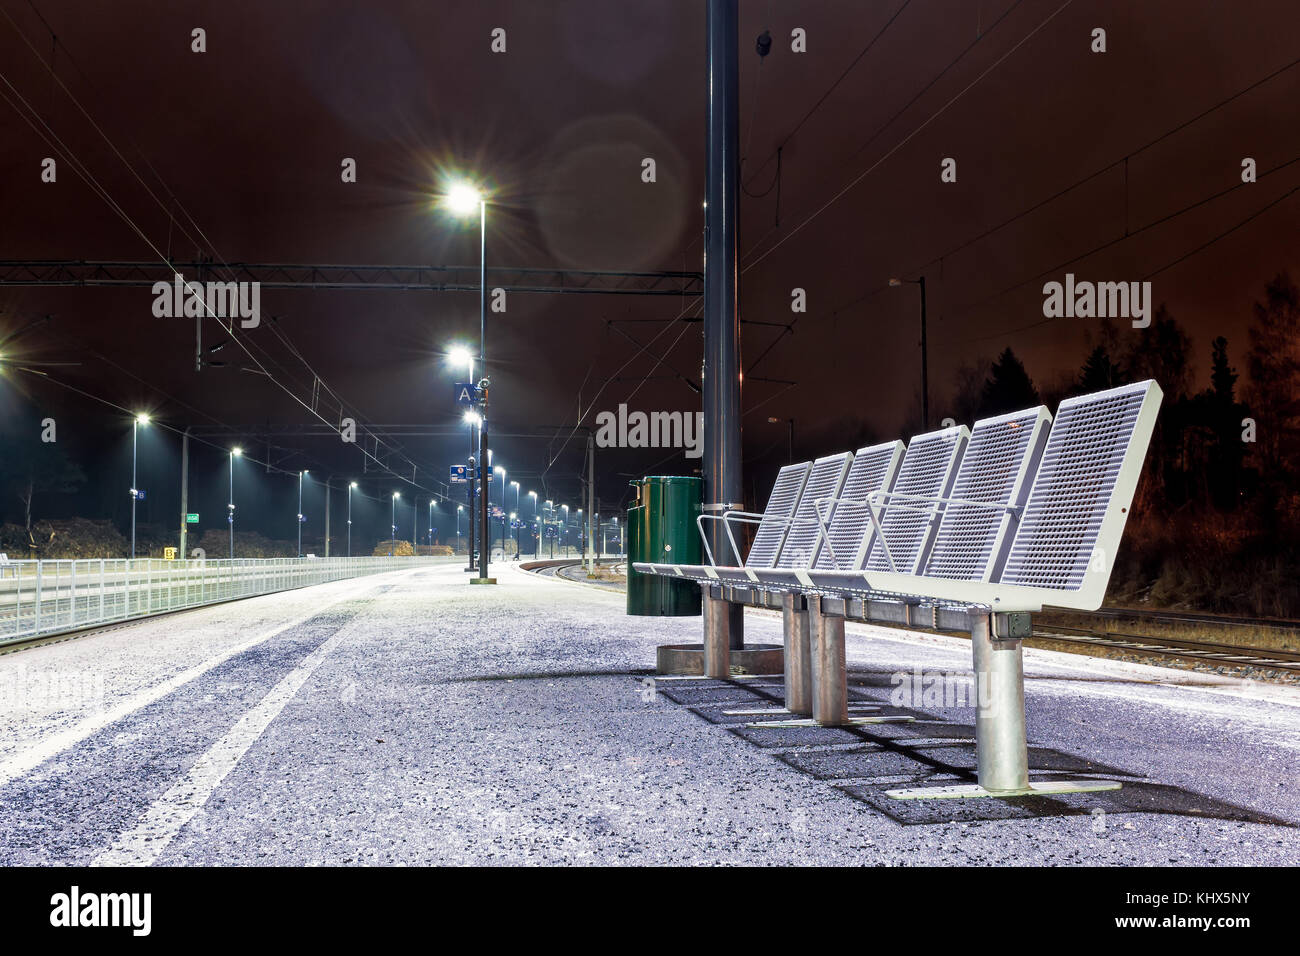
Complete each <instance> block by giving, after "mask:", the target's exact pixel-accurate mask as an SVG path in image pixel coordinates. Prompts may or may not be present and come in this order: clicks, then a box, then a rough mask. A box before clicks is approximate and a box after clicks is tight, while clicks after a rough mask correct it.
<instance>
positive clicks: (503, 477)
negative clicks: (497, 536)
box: [492, 465, 506, 561]
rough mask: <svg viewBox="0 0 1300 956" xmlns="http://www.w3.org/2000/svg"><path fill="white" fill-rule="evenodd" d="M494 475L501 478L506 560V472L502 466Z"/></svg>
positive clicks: (502, 552)
mask: <svg viewBox="0 0 1300 956" xmlns="http://www.w3.org/2000/svg"><path fill="white" fill-rule="evenodd" d="M492 474H494V475H499V476H500V477H501V560H502V561H504V560H505V558H506V470H505V469H504V468H502V467H501V466H500V465H497V466H496V467H495V468H493V469H492Z"/></svg>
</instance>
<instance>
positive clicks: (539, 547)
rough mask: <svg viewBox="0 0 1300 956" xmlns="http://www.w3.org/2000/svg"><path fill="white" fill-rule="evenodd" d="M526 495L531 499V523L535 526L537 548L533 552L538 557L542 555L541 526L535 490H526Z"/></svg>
mask: <svg viewBox="0 0 1300 956" xmlns="http://www.w3.org/2000/svg"><path fill="white" fill-rule="evenodd" d="M528 497H529V498H532V499H533V524H534V525H535V526H536V527H537V550H536V551H535V552H534V554H535V556H536V557H539V558H540V557H541V556H542V526H541V524H540V523H539V522H538V520H537V492H535V491H530V492H528Z"/></svg>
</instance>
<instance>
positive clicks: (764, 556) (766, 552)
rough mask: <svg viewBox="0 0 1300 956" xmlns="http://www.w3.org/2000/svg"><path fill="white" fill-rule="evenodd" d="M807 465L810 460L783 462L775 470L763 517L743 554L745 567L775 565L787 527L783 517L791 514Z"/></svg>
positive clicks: (787, 521)
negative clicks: (796, 462) (791, 462)
mask: <svg viewBox="0 0 1300 956" xmlns="http://www.w3.org/2000/svg"><path fill="white" fill-rule="evenodd" d="M811 467H812V463H811V462H807V461H805V462H800V463H799V464H797V465H786V466H785V467H784V468H782V469H781V470H780V471H779V472H777V475H776V481H775V482H774V483H773V484H772V494H771V495H769V496H768V499H767V507H766V508H764V509H763V519H762V520H761V521H760V522H759V524H758V531H757V532H756V533H755V534H754V543H753V544H752V545H751V546H750V548H749V554H748V555H746V557H745V567H747V568H770V567H773V566H775V564H776V560H777V558H778V557H779V556H780V554H781V545H782V544H783V543H784V542H785V536H786V533H787V532H788V531H789V530H790V522H789V520H787V519H789V518H791V517H793V516H794V511H795V508H796V507H797V506H798V504H799V498H800V497H801V496H802V495H803V486H804V484H805V482H807V480H808V472H809V470H810V469H811Z"/></svg>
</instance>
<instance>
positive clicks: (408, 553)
mask: <svg viewBox="0 0 1300 956" xmlns="http://www.w3.org/2000/svg"><path fill="white" fill-rule="evenodd" d="M372 554H373V555H374V557H376V558H384V557H387V556H388V555H389V554H392V555H393V556H394V557H399V558H410V557H414V556H415V549H414V548H412V547H411V542H409V541H380V542H379V543H378V544H377V545H375V550H374V551H373V552H372Z"/></svg>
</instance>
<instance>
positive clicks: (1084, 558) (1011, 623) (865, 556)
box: [636, 381, 1162, 799]
mask: <svg viewBox="0 0 1300 956" xmlns="http://www.w3.org/2000/svg"><path fill="white" fill-rule="evenodd" d="M1161 398H1162V393H1161V391H1160V387H1159V386H1158V385H1157V384H1156V383H1155V382H1154V381H1148V382H1140V383H1137V384H1134V385H1127V386H1123V387H1120V388H1116V389H1110V390H1108V391H1104V392H1098V393H1095V394H1091V395H1084V396H1079V397H1077V398H1072V399H1067V400H1066V401H1064V402H1062V403H1061V405H1060V408H1059V409H1058V411H1057V415H1056V418H1055V420H1053V419H1052V417H1051V416H1050V414H1049V413H1048V411H1047V409H1046V408H1042V407H1039V408H1034V409H1029V410H1026V411H1023V412H1016V413H1013V414H1010V415H1001V416H997V417H995V418H988V419H984V420H982V421H979V422H976V423H975V425H974V427H973V428H972V429H971V430H970V431H969V432H967V431H966V429H965V428H964V427H961V428H954V429H949V430H947V431H945V432H934V433H930V434H928V435H920V436H917V437H916V438H914V439H913V440H912V443H911V444H910V445H909V447H908V449H907V452H906V454H905V455H904V456H903V459H902V463H901V466H900V467H899V468H898V473H897V478H896V480H895V481H894V482H893V486H892V488H890V487H889V485H888V483H887V481H885V480H884V479H882V480H881V481H880V487H877V488H875V489H874V490H871V491H868V492H867V493H866V494H862V493H861V491H860V490H859V489H857V488H855V487H854V484H853V477H854V470H853V468H852V467H851V468H850V469H849V475H848V480H846V481H845V482H844V486H845V491H844V492H842V493H841V494H838V495H826V496H817V497H814V498H813V499H812V502H811V506H812V508H813V509H814V512H815V513H816V515H817V524H818V529H817V531H818V547H817V548H816V549H814V551H813V554H812V557H811V562H810V563H808V564H805V565H801V566H799V567H790V566H786V567H778V566H777V562H776V561H773V562H772V563H771V565H770V566H765V567H756V568H751V569H749V573H746V574H744V575H743V577H742V578H735V577H729V578H728V579H726V580H724V579H723V578H722V577H721V576H718V577H714V575H713V574H711V573H709V569H708V568H706V567H702V566H689V567H687V566H672V565H641V564H638V565H636V568H637V570H639V571H644V572H645V573H654V574H672V575H676V576H680V577H687V578H691V579H693V580H698V581H700V582H701V583H703V584H704V585H705V586H707V587H709V588H710V589H711V595H712V596H713V597H715V598H720V599H722V600H727V601H733V602H739V603H747V604H756V605H760V606H765V607H770V606H772V604H771V601H772V599H773V598H776V599H779V601H780V606H781V607H782V610H783V615H782V616H783V625H784V629H785V640H786V645H785V646H786V659H785V672H786V673H785V682H786V707H787V709H788V710H789V711H790V712H791V713H792V714H795V715H799V714H807V715H810V717H811V719H810V720H807V721H804V722H802V723H805V724H807V725H809V726H838V725H843V724H847V723H850V722H861V721H862V718H850V717H849V714H848V706H847V680H846V672H845V656H844V621H845V619H846V618H847V619H857V620H864V621H871V622H877V623H887V624H897V625H903V626H923V627H929V628H934V629H937V630H944V629H947V630H962V631H967V632H969V634H970V636H971V643H972V654H973V659H974V670H975V700H976V720H975V728H976V750H977V765H978V779H979V785H978V786H957V787H930V788H919V789H915V790H894V791H889V795H890V796H893V797H896V798H899V799H906V798H915V797H925V796H938V797H970V796H988V795H997V796H1010V795H1023V794H1029V793H1066V792H1079V791H1087V790H1101V789H1114V788H1116V787H1118V786H1119V784H1118V783H1115V782H1114V781H1098V780H1052V781H1046V782H1041V783H1031V782H1030V780H1029V776H1028V749H1027V743H1026V738H1025V723H1024V672H1023V662H1022V657H1021V640H1022V639H1023V638H1024V637H1028V636H1029V634H1030V613H1031V612H1033V611H1038V610H1041V609H1042V608H1043V607H1044V606H1054V607H1064V608H1074V609H1082V610H1095V609H1096V608H1098V607H1100V606H1101V603H1102V600H1103V598H1104V596H1105V591H1106V586H1107V584H1108V582H1109V580H1110V572H1111V568H1112V566H1113V559H1114V555H1115V552H1116V549H1117V548H1118V546H1119V542H1120V538H1121V536H1122V534H1123V530H1124V524H1125V521H1126V520H1127V515H1128V509H1129V507H1130V505H1131V504H1132V499H1133V494H1134V492H1135V490H1136V487H1137V481H1138V477H1139V475H1140V473H1141V469H1142V462H1143V459H1144V458H1145V456H1146V450H1147V446H1148V444H1149V443H1150V439H1151V433H1152V430H1153V428H1154V426H1155V418H1156V413H1157V410H1158V408H1159V405H1160V401H1161ZM881 449H882V446H876V447H875V449H863V450H862V451H860V452H859V453H858V455H857V456H856V458H855V459H854V464H855V465H856V464H857V462H858V461H860V460H862V459H863V458H864V455H865V454H866V453H867V452H872V451H875V452H877V453H882V452H881ZM896 451H897V449H895V453H896ZM832 457H836V456H832ZM820 460H821V461H826V460H828V459H820ZM780 480H781V479H780V477H778V484H779V483H780ZM867 484H868V485H869V482H868V483H867ZM776 497H777V496H776V494H775V489H774V494H773V498H774V499H775V498H776ZM806 498H807V494H806V493H803V494H802V495H801V497H800V499H798V500H796V502H795V504H794V505H792V506H790V507H789V508H788V510H786V511H785V512H784V513H783V514H782V515H781V516H775V515H774V516H773V518H774V520H775V522H776V524H779V525H781V526H783V527H784V528H785V529H786V531H787V536H788V533H789V532H790V531H791V530H793V528H794V527H795V526H796V524H797V523H798V521H799V515H800V512H801V511H803V509H804V505H805V503H806V502H805V500H804V499H806ZM864 515H865V517H864ZM724 517H725V516H724ZM765 517H766V514H765V515H763V516H757V518H758V520H759V521H760V522H761V521H762V520H764V518H765ZM733 547H734V541H733ZM850 551H851V552H852V557H849V553H850ZM751 553H752V552H751ZM716 570H717V569H714V573H716ZM787 723H788V724H798V723H800V722H799V721H790V722H787Z"/></svg>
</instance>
